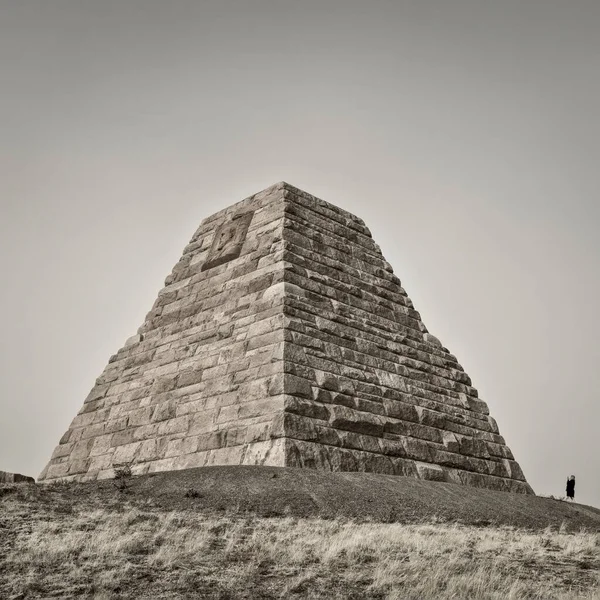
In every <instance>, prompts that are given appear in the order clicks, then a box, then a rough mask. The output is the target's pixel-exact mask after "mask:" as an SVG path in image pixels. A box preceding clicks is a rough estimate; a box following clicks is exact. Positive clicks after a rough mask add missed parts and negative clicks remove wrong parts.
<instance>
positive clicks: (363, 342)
mask: <svg viewBox="0 0 600 600" xmlns="http://www.w3.org/2000/svg"><path fill="white" fill-rule="evenodd" d="M284 195H285V221H284V231H283V259H284V261H285V270H284V273H285V274H284V281H285V283H286V295H285V302H284V314H285V316H286V317H287V319H286V329H285V346H284V358H285V361H284V368H285V371H286V377H287V379H286V392H287V396H286V400H285V410H286V414H285V434H286V450H285V453H286V459H285V461H286V465H288V466H298V467H312V468H319V469H331V470H344V471H357V470H358V471H375V472H380V473H390V474H400V475H410V476H414V477H420V478H425V479H434V480H441V481H453V482H456V483H463V484H468V485H474V486H479V487H489V488H494V489H499V490H507V491H516V492H523V493H532V490H531V488H530V487H529V485H528V484H527V483H526V481H525V477H524V475H523V473H522V471H521V469H520V467H519V465H518V464H517V463H516V462H515V460H514V457H513V455H512V453H511V451H510V449H509V448H508V447H507V446H506V444H505V441H504V439H503V438H502V436H500V434H499V432H498V427H497V425H496V422H495V421H494V419H493V418H492V417H491V416H490V415H489V411H488V407H487V405H486V403H485V402H483V401H482V400H480V399H479V398H478V393H477V390H476V389H475V388H474V387H473V386H472V385H471V380H470V378H469V376H468V375H467V374H466V373H465V372H464V370H463V368H462V367H461V366H460V364H458V362H457V360H456V358H455V357H454V356H453V355H452V354H450V353H449V351H448V350H447V349H446V348H444V347H442V345H441V343H440V342H439V341H438V340H437V339H436V338H435V337H433V336H432V335H430V334H429V333H428V332H427V329H426V327H425V326H424V324H423V322H422V320H421V317H420V315H419V313H418V312H417V311H416V310H415V309H414V307H413V305H412V302H411V301H410V299H409V298H408V296H407V295H406V292H405V290H404V289H403V288H402V287H401V283H400V281H399V279H398V278H397V277H396V276H395V275H394V274H393V270H392V268H391V266H390V265H389V264H388V263H387V262H386V261H385V259H384V258H383V256H382V254H381V251H380V248H379V247H378V246H377V244H376V243H375V242H374V241H373V240H372V238H371V234H370V232H369V230H368V229H367V228H366V226H365V225H364V223H363V222H362V221H361V220H360V219H358V218H357V217H354V216H353V215H351V214H349V213H347V212H345V211H342V210H341V209H339V208H337V207H335V206H332V205H330V204H327V203H326V202H323V201H322V200H319V199H317V198H314V197H313V196H310V195H309V194H306V193H304V192H302V191H300V190H297V189H295V188H291V187H289V188H288V189H286V191H285V194H284Z"/></svg>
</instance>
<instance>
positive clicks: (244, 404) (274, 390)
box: [40, 182, 532, 493]
mask: <svg viewBox="0 0 600 600" xmlns="http://www.w3.org/2000/svg"><path fill="white" fill-rule="evenodd" d="M121 463H132V464H133V471H134V473H147V472H154V471H164V470H175V469H185V468H190V467H199V466H209V465H236V464H246V465H271V466H292V467H302V468H316V469H325V470H334V471H372V472H378V473H389V474H396V475H408V476H412V477H418V478H422V479H433V480H439V481H450V482H457V483H463V484H466V485H472V486H478V487H487V488H493V489H499V490H506V491H513V492H521V493H532V490H531V488H530V487H529V485H528V484H527V482H526V480H525V477H524V475H523V473H522V471H521V469H520V467H519V465H518V463H517V462H516V461H515V460H514V457H513V455H512V453H511V451H510V449H509V448H508V447H507V446H506V444H505V441H504V438H502V436H501V435H500V434H499V431H498V427H497V425H496V422H495V421H494V419H493V418H492V417H491V416H490V415H489V410H488V407H487V405H486V403H485V402H484V401H482V400H481V399H480V398H479V397H478V393H477V390H476V389H475V388H474V387H473V386H472V383H471V379H470V378H469V376H468V375H467V374H466V373H465V372H464V370H463V368H462V367H461V366H460V364H459V363H458V361H457V359H456V357H455V356H453V355H452V354H451V353H450V352H449V351H448V350H447V349H446V348H444V347H443V346H442V344H441V342H440V341H439V340H438V339H437V338H436V337H435V336H433V335H431V334H430V333H429V332H428V331H427V328H426V327H425V325H424V324H423V322H422V320H421V317H420V315H419V313H418V312H417V311H416V310H415V308H414V306H413V304H412V302H411V300H410V299H409V298H408V296H407V294H406V292H405V290H404V289H403V288H402V286H401V283H400V280H399V279H398V278H397V277H396V275H394V273H393V270H392V267H391V266H390V265H389V263H388V262H387V261H386V260H385V259H384V257H383V255H382V253H381V251H380V248H379V246H378V245H377V244H376V243H375V242H374V241H373V239H372V238H371V234H370V232H369V230H368V228H367V227H366V225H365V224H364V222H363V221H362V220H361V219H359V218H358V217H355V216H354V215H352V214H350V213H348V212H346V211H344V210H342V209H340V208H337V207H335V206H333V205H331V204H328V203H326V202H324V201H322V200H320V199H318V198H315V197H314V196H311V195H310V194H307V193H305V192H303V191H301V190H299V189H297V188H294V187H292V186H290V185H289V184H286V183H283V182H282V183H279V184H276V185H274V186H272V187H270V188H268V189H266V190H264V191H263V192H260V193H259V194H256V195H254V196H251V197H250V198H247V199H246V200H243V201H242V202H239V203H237V204H235V205H233V206H230V207H229V208H227V209H225V210H222V211H220V212H218V213H216V214H215V215H212V216H211V217H209V218H207V219H205V220H204V221H203V222H202V224H201V225H200V227H199V229H198V230H197V231H196V233H195V234H194V236H193V237H192V240H191V241H190V243H189V244H188V245H187V246H186V248H185V250H184V253H183V256H182V258H181V259H180V261H179V262H178V263H177V265H175V267H174V269H173V272H172V273H171V275H169V276H168V277H167V279H166V281H165V287H164V288H163V289H162V290H161V291H160V292H159V295H158V298H157V300H156V302H155V303H154V306H153V307H152V309H151V311H150V312H149V313H148V315H147V317H146V320H145V322H144V324H143V325H142V326H141V327H140V329H139V330H138V333H137V334H136V335H135V336H133V337H131V338H130V339H128V340H127V342H126V343H125V345H124V347H123V348H122V349H121V350H119V352H118V353H117V354H116V355H114V356H112V357H111V358H110V360H109V364H108V365H107V367H106V368H105V370H104V372H103V373H102V375H101V376H100V377H99V378H98V379H97V381H96V385H95V386H94V388H93V389H92V391H91V392H90V394H89V395H88V397H87V398H86V400H85V402H84V405H83V407H82V409H81V410H80V412H79V414H78V415H77V416H76V417H75V419H74V420H73V422H72V423H71V426H70V427H69V429H68V431H67V432H66V433H65V435H64V436H63V437H62V438H61V440H60V443H59V445H58V446H57V448H56V449H55V451H54V454H53V455H52V458H51V460H50V463H49V464H48V466H47V467H46V469H45V470H44V471H43V473H42V474H41V475H40V480H52V479H57V478H60V479H67V480H70V479H75V480H87V479H97V478H100V479H101V478H108V477H112V476H113V474H114V470H113V469H114V466H115V465H117V464H121Z"/></svg>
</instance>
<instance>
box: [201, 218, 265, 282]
mask: <svg viewBox="0 0 600 600" xmlns="http://www.w3.org/2000/svg"><path fill="white" fill-rule="evenodd" d="M253 215H254V212H245V213H239V214H237V215H233V217H232V218H231V219H230V220H227V221H225V222H224V223H222V224H221V225H220V226H219V228H218V229H217V231H216V232H215V237H214V239H213V243H212V246H211V247H210V251H209V253H208V258H207V259H206V262H205V263H204V264H203V265H202V271H206V270H208V269H212V268H213V267H217V266H219V265H222V264H224V263H226V262H229V261H230V260H233V259H234V258H237V257H238V256H239V255H240V253H241V251H242V246H243V245H244V241H245V239H246V234H247V233H248V227H249V226H250V221H252V216H253Z"/></svg>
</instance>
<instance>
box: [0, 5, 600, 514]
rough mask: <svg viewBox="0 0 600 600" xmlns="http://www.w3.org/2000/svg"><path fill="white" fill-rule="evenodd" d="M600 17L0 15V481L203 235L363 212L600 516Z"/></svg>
mask: <svg viewBox="0 0 600 600" xmlns="http://www.w3.org/2000/svg"><path fill="white" fill-rule="evenodd" d="M599 30H600V2H598V0H570V1H569V2H566V1H563V0H561V1H558V0H526V1H525V0H514V1H513V0H413V1H409V0H395V1H392V0H390V1H374V0H368V1H367V0H362V1H356V0H339V1H328V0H318V1H312V0H303V1H302V2H298V1H297V0H296V1H294V2H287V1H282V0H279V1H261V0H244V1H238V2H234V1H231V0H218V1H214V2H208V1H201V0H188V1H186V0H169V1H168V2H167V1H159V0H94V1H89V0H38V1H33V0H0V77H1V79H0V203H1V219H0V268H1V272H2V276H3V281H4V292H3V294H2V295H1V296H0V310H1V314H2V315H3V316H4V324H3V335H2V338H1V342H0V343H1V346H0V382H1V394H0V469H3V470H8V471H18V472H23V473H25V474H30V475H33V476H37V475H38V474H39V472H40V471H41V470H42V468H43V467H44V465H45V463H46V462H47V460H48V459H49V457H50V454H51V453H52V450H53V449H54V447H55V445H56V444H57V443H58V440H59V438H60V436H61V435H62V433H63V432H64V431H65V430H66V429H67V427H68V425H69V423H70V421H71V419H72V418H73V417H74V416H75V414H76V413H77V411H78V410H79V408H80V407H81V405H82V403H83V400H84V398H85V397H86V395H87V393H88V391H89V390H90V388H91V387H92V385H93V383H94V380H95V378H96V377H97V376H99V374H100V373H101V371H102V370H103V369H104V366H105V364H106V363H107V361H108V358H109V356H110V355H111V354H113V353H115V352H116V351H117V350H118V349H119V348H120V347H121V346H122V345H123V343H124V341H125V339H126V338H127V337H129V336H130V335H132V334H133V333H135V331H136V329H137V328H138V326H139V325H141V323H142V322H143V319H144V316H145V314H146V312H147V311H148V310H149V309H150V307H151V305H152V303H153V302H154V299H155V297H156V294H157V293H158V290H159V289H160V288H161V287H162V285H163V282H164V278H165V276H166V275H167V274H168V273H169V272H170V270H171V268H172V266H173V265H174V264H175V263H176V262H177V260H178V259H179V256H180V254H181V251H182V249H183V247H184V246H185V244H186V243H187V241H188V240H189V238H190V237H191V235H192V233H193V232H194V230H195V229H196V227H197V226H198V224H199V223H200V221H201V220H202V219H203V218H204V217H206V216H209V215H210V214H212V213H214V212H215V211H217V210H220V209H222V208H224V207H226V206H228V205H230V204H232V203H234V202H236V201H238V200H241V199H242V198H244V197H246V196H249V195H251V194H253V193H255V192H258V191H260V190H261V189H263V188H265V187H267V186H269V185H271V184H273V183H275V182H277V181H280V180H285V181H288V182H290V183H291V184H293V185H296V186H298V187H300V188H302V189H304V190H306V191H308V192H310V193H312V194H314V195H316V196H319V197H321V198H323V199H324V200H327V201H329V202H332V203H333V204H336V205H338V206H340V207H342V208H345V209H347V210H349V211H351V212H353V213H355V214H357V215H358V216H360V217H361V218H363V219H364V220H365V222H366V223H367V225H368V226H369V227H370V228H371V231H372V233H373V236H374V238H375V240H376V241H377V242H378V243H379V244H380V245H381V247H382V250H383V252H384V254H385V256H386V258H387V259H388V260H389V262H390V263H391V264H392V266H393V267H394V270H395V272H396V274H397V275H398V276H399V277H400V279H401V280H402V283H403V285H404V287H405V289H406V290H407V292H408V294H409V296H410V297H411V298H412V300H413V302H414V304H415V307H416V308H417V310H419V311H420V312H421V314H422V317H423V320H424V322H425V324H426V325H427V327H428V328H429V330H430V331H431V332H432V333H433V334H434V335H436V336H437V337H439V338H440V339H441V341H442V342H443V343H444V345H446V346H447V347H448V348H449V349H450V351H451V352H453V353H454V354H455V355H456V356H457V357H458V359H459V362H461V364H462V365H463V366H464V368H465V370H466V371H467V372H468V373H469V374H470V376H471V378H472V379H473V383H474V385H475V386H476V387H477V388H478V389H479V392H480V396H481V397H482V398H483V399H484V400H486V401H487V403H488V404H489V406H490V411H491V414H492V415H493V416H494V417H495V418H496V420H497V421H498V424H499V427H500V432H501V433H502V434H503V435H504V437H505V438H506V441H507V443H508V445H509V446H510V448H511V449H512V450H513V452H514V454H515V456H516V458H517V460H518V461H519V463H520V464H521V466H522V468H523V470H524V472H525V475H526V477H527V478H528V480H529V482H530V483H531V485H532V486H533V488H534V489H535V491H536V492H537V493H538V494H553V495H555V496H560V495H563V496H564V484H565V480H566V477H567V475H570V474H575V475H576V476H577V488H576V497H577V499H578V500H579V501H581V502H585V503H590V504H594V505H596V506H600V452H599V451H598V438H599V423H600V393H599V389H600V351H599V339H600V325H599V323H600V319H599V316H598V315H599V304H600V302H599V295H600V265H599V262H600V261H599V259H600V241H599V235H598V231H599V225H600V201H599V198H598V191H597V190H598V171H599V158H600V119H599V118H598V107H599V106H600V77H599V74H600V36H599V35H598V31H599Z"/></svg>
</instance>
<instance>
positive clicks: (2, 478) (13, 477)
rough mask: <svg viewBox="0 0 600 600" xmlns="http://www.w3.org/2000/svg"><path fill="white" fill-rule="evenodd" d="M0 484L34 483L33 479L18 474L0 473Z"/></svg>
mask: <svg viewBox="0 0 600 600" xmlns="http://www.w3.org/2000/svg"><path fill="white" fill-rule="evenodd" d="M0 483H35V479H34V478H33V477H28V476H27V475H21V474H20V473H8V472H6V471H0Z"/></svg>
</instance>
